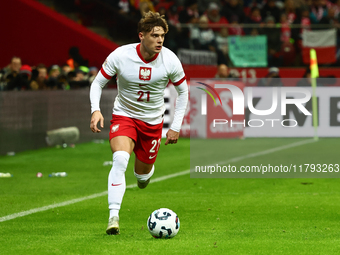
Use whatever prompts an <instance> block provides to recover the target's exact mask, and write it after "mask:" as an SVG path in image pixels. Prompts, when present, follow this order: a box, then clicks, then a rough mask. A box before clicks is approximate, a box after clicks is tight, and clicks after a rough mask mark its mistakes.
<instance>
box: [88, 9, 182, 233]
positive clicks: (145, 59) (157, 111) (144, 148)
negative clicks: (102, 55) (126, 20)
mask: <svg viewBox="0 0 340 255" xmlns="http://www.w3.org/2000/svg"><path fill="white" fill-rule="evenodd" d="M167 32H168V25H167V22H166V20H165V19H164V17H163V16H160V15H159V13H157V12H156V13H153V12H151V11H150V12H148V13H146V14H145V15H144V16H143V17H142V18H141V20H140V21H139V23H138V36H139V39H140V43H134V44H128V45H125V46H121V47H118V48H117V49H116V50H114V51H113V52H112V53H111V54H110V55H109V56H108V57H107V59H106V60H105V62H104V64H103V66H102V68H101V70H100V72H99V73H98V74H97V76H96V78H95V79H94V81H93V83H92V85H91V90H90V100H91V113H92V117H91V124H90V128H91V130H92V131H93V132H94V133H97V132H100V131H101V130H100V128H103V127H104V118H103V115H102V114H101V112H100V107H99V102H100V97H101V93H102V88H103V87H104V86H105V84H106V83H107V81H108V80H109V79H111V77H112V76H114V75H115V74H116V75H117V84H118V95H117V97H116V98H115V102H114V107H113V114H112V120H111V126H110V146H111V150H112V153H113V162H112V168H111V171H110V173H109V177H108V203H109V209H110V217H109V223H108V227H107V229H106V233H107V234H113V235H116V234H119V210H120V206H121V203H122V200H123V196H124V193H125V189H126V183H125V171H126V168H127V165H128V161H129V158H130V155H131V153H132V152H134V153H135V155H136V159H135V164H134V174H135V176H136V178H137V184H138V187H139V188H141V189H143V188H145V187H146V186H147V185H148V183H149V181H150V178H151V176H152V175H153V173H154V170H155V167H154V163H155V160H156V157H157V153H158V150H159V147H160V143H161V136H162V126H163V116H164V111H165V107H164V89H165V87H166V86H167V84H168V82H169V80H171V81H172V83H173V84H174V85H175V88H176V90H177V93H178V97H177V100H176V107H175V115H174V120H173V122H172V124H171V126H170V129H169V131H168V132H167V134H166V141H165V145H167V144H175V143H177V140H178V138H179V131H180V128H181V124H182V121H183V117H184V113H185V109H186V106H187V102H188V86H187V82H186V77H185V74H184V71H183V68H182V65H181V63H180V61H179V59H178V58H177V56H176V55H175V54H174V53H173V52H172V51H170V50H169V49H167V48H165V47H163V42H164V37H165V34H166V33H167ZM98 124H99V125H100V128H98V126H97V125H98Z"/></svg>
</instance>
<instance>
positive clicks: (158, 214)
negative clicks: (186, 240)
mask: <svg viewBox="0 0 340 255" xmlns="http://www.w3.org/2000/svg"><path fill="white" fill-rule="evenodd" d="M147 225H148V229H149V232H150V234H151V235H152V236H153V237H155V238H172V237H174V236H175V235H177V233H178V230H179V225H180V224H179V219H178V216H177V214H176V213H175V212H173V211H172V210H170V209H168V208H160V209H157V210H155V211H153V212H152V213H151V214H150V216H149V219H148V222H147Z"/></svg>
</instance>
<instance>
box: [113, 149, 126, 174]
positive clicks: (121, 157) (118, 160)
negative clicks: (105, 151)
mask: <svg viewBox="0 0 340 255" xmlns="http://www.w3.org/2000/svg"><path fill="white" fill-rule="evenodd" d="M129 158H130V154H129V153H128V152H126V151H116V152H115V153H113V156H112V168H111V171H114V172H116V173H117V174H124V173H125V171H126V168H127V166H128V163H129Z"/></svg>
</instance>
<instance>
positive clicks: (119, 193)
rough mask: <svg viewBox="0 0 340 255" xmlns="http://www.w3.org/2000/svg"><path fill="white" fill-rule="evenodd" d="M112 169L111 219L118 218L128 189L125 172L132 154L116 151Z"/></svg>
mask: <svg viewBox="0 0 340 255" xmlns="http://www.w3.org/2000/svg"><path fill="white" fill-rule="evenodd" d="M112 159H113V160H112V168H111V171H110V173H109V178H108V202H109V209H110V218H111V217H113V216H118V213H119V209H120V205H121V203H122V201H123V196H124V193H125V189H126V183H125V171H126V168H127V165H128V163H129V159H130V154H129V153H128V152H126V151H116V152H115V153H113V156H112Z"/></svg>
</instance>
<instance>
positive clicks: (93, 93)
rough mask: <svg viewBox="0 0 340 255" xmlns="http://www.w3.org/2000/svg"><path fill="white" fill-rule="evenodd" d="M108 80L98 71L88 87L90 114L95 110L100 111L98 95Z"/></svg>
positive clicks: (99, 95)
mask: <svg viewBox="0 0 340 255" xmlns="http://www.w3.org/2000/svg"><path fill="white" fill-rule="evenodd" d="M108 81H109V80H108V79H106V78H105V77H104V75H103V74H102V72H101V71H100V72H98V74H97V76H96V78H95V79H94V80H93V82H92V84H91V88H90V102H91V114H92V113H93V112H95V111H100V106H99V103H100V97H101V95H102V89H103V88H104V86H105V85H106V83H107V82H108Z"/></svg>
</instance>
